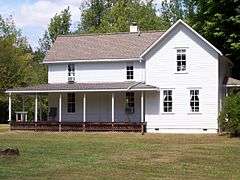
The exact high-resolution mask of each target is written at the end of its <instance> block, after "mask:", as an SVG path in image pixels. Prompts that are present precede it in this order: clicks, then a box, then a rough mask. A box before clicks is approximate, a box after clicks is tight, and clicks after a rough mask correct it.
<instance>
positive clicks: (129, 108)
mask: <svg viewBox="0 0 240 180" xmlns="http://www.w3.org/2000/svg"><path fill="white" fill-rule="evenodd" d="M126 113H128V114H132V113H134V93H133V92H127V93H126Z"/></svg>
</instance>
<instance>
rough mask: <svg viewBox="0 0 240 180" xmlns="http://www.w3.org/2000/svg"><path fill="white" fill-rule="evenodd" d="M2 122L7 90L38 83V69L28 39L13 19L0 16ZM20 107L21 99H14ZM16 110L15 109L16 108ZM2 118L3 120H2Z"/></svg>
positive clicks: (0, 101)
mask: <svg viewBox="0 0 240 180" xmlns="http://www.w3.org/2000/svg"><path fill="white" fill-rule="evenodd" d="M0 77H1V79H0V89H1V92H0V121H6V119H7V117H6V112H7V110H6V108H7V96H6V94H5V93H4V91H5V90H6V89H9V88H13V87H18V86H27V85H30V84H35V83H37V78H38V76H37V73H36V69H35V68H34V67H33V59H32V49H31V48H30V46H29V45H28V44H27V41H26V38H24V37H23V36H22V35H21V32H20V31H19V30H18V29H17V28H16V27H15V24H14V22H13V20H12V19H11V17H10V18H9V19H6V20H5V19H3V18H2V17H1V16H0ZM14 99H15V100H16V101H17V103H16V104H15V105H19V103H18V102H19V98H18V97H14ZM14 108H15V107H14ZM1 118H2V119H1Z"/></svg>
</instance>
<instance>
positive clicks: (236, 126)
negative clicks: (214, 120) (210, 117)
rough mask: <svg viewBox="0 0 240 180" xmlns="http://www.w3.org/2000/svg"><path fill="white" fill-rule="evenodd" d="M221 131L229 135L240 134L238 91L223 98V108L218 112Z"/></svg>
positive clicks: (239, 98)
mask: <svg viewBox="0 0 240 180" xmlns="http://www.w3.org/2000/svg"><path fill="white" fill-rule="evenodd" d="M219 118H220V126H221V130H222V131H226V132H229V133H230V135H231V136H239V135H240V93H234V94H231V95H230V96H228V97H226V98H225V99H224V104H223V110H222V112H221V114H220V117H219Z"/></svg>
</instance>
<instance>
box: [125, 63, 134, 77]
mask: <svg viewBox="0 0 240 180" xmlns="http://www.w3.org/2000/svg"><path fill="white" fill-rule="evenodd" d="M128 66H132V67H133V70H132V72H133V76H132V77H133V78H132V79H128V71H131V70H127V67H128ZM125 72H126V77H125V78H126V80H127V81H134V74H135V73H134V64H133V63H126V67H125Z"/></svg>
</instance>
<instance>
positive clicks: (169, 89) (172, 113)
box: [160, 88, 175, 115]
mask: <svg viewBox="0 0 240 180" xmlns="http://www.w3.org/2000/svg"><path fill="white" fill-rule="evenodd" d="M173 90H174V88H164V89H161V96H160V97H161V99H162V101H161V106H162V108H161V114H162V115H174V114H175V112H174V98H173V96H174V91H173ZM164 91H172V111H171V112H164Z"/></svg>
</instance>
